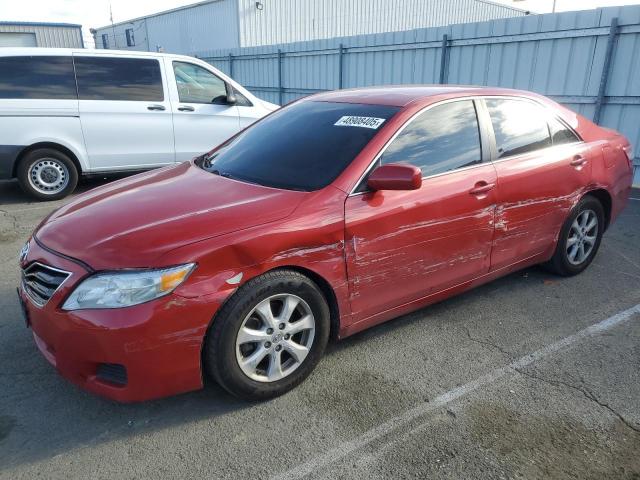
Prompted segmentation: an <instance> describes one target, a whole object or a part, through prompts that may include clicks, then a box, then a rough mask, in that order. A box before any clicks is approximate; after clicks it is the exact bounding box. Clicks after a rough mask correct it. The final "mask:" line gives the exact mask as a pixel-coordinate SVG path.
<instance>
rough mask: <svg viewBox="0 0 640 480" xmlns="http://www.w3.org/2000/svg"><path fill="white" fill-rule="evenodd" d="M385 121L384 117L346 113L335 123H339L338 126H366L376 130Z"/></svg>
mask: <svg viewBox="0 0 640 480" xmlns="http://www.w3.org/2000/svg"><path fill="white" fill-rule="evenodd" d="M383 123H384V118H376V117H358V116H354V115H345V116H343V117H340V120H338V121H337V122H336V123H334V125H337V126H338V127H364V128H372V129H373V130H376V129H377V128H378V127H379V126H380V125H382V124H383Z"/></svg>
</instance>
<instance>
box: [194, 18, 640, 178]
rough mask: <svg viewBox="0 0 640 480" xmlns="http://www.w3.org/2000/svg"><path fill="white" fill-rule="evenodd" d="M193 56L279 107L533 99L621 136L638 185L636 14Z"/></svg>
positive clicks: (519, 21)
mask: <svg viewBox="0 0 640 480" xmlns="http://www.w3.org/2000/svg"><path fill="white" fill-rule="evenodd" d="M194 53H196V54H197V55H198V56H199V57H200V58H203V59H204V60H207V61H209V62H210V63H212V64H213V65H215V66H216V67H217V68H219V69H221V70H223V71H225V72H227V73H229V74H231V76H233V77H234V78H235V79H236V80H238V81H239V82H240V83H241V84H243V85H245V86H247V88H248V89H249V90H251V91H252V92H254V93H255V94H256V95H258V96H259V97H261V98H264V99H265V100H268V101H271V102H274V103H279V104H284V103H287V102H289V101H291V100H293V99H295V98H298V97H300V96H304V95H309V94H311V93H315V92H318V91H322V90H332V89H337V88H348V87H356V86H367V85H381V84H410V83H453V84H474V85H492V86H501V87H509V88H518V89H524V90H532V91H535V92H538V93H541V94H543V95H547V96H549V97H551V98H553V99H555V100H556V101H558V102H560V103H563V104H565V105H567V106H568V107H569V108H571V109H573V110H575V111H577V112H579V113H581V114H582V115H584V116H586V117H588V118H591V119H594V120H595V121H597V122H598V123H600V124H601V125H604V126H608V127H611V128H614V129H616V130H618V131H620V132H622V133H624V134H625V135H626V136H627V137H628V138H629V139H630V141H631V142H632V143H633V144H634V147H635V149H634V151H635V158H634V164H635V165H636V181H635V183H640V168H637V167H638V166H640V146H639V145H640V6H629V7H611V8H602V9H597V10H586V11H581V12H567V13H558V14H546V15H531V16H527V17H519V18H512V19H503V20H493V21H489V22H479V23H466V24H460V25H451V26H448V27H438V28H425V29H417V30H410V31H404V32H394V33H385V34H373V35H362V36H356V37H343V38H335V39H328V40H317V41H311V42H300V43H291V44H286V45H277V46H266V47H252V48H242V49H233V50H226V51H221V50H216V51H208V52H194Z"/></svg>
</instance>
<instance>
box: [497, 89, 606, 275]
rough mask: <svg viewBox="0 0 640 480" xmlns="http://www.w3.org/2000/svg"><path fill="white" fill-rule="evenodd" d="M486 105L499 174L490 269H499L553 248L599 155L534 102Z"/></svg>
mask: <svg viewBox="0 0 640 480" xmlns="http://www.w3.org/2000/svg"><path fill="white" fill-rule="evenodd" d="M485 103H486V107H487V112H488V115H489V117H490V119H491V121H490V124H491V126H492V129H493V131H494V133H495V145H494V146H493V148H492V150H493V157H494V165H495V167H496V171H497V173H498V188H497V199H498V206H497V210H496V225H495V226H496V230H495V238H494V247H493V251H492V254H491V269H492V270H497V269H500V268H503V267H506V266H508V265H511V264H514V263H517V262H519V261H522V260H525V259H527V258H530V257H533V256H535V255H538V254H542V253H544V252H546V251H548V250H549V249H550V248H552V246H553V245H554V244H555V239H556V237H557V235H558V233H559V231H560V228H561V227H562V224H563V222H564V220H565V219H566V218H567V215H568V213H569V210H570V209H571V207H572V206H573V205H574V204H575V201H576V199H577V198H579V196H580V195H581V194H582V191H583V189H584V187H585V186H586V185H587V184H588V183H589V180H590V177H591V164H592V161H593V160H594V155H601V152H600V153H598V152H596V151H595V150H593V149H591V148H590V147H589V145H588V144H585V143H583V142H581V141H580V139H579V138H578V137H577V136H576V134H575V133H574V132H573V131H572V130H571V129H570V128H569V127H567V126H566V125H564V123H562V122H561V121H560V120H559V119H557V118H555V117H554V115H553V113H552V112H550V111H549V110H548V109H547V108H545V107H542V106H541V105H539V104H537V103H535V102H533V101H530V100H527V99H521V98H515V97H510V98H509V97H507V98H504V97H503V98H499V97H489V98H486V99H485ZM488 123H489V122H488Z"/></svg>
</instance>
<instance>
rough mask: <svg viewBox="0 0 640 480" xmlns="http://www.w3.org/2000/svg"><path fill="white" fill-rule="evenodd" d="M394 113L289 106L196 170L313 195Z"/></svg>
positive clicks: (335, 105) (360, 107)
mask: <svg viewBox="0 0 640 480" xmlns="http://www.w3.org/2000/svg"><path fill="white" fill-rule="evenodd" d="M398 110H399V108H398V107H393V106H387V105H366V104H354V103H339V102H318V101H306V102H299V103H294V104H293V105H291V106H288V107H285V108H283V109H282V110H279V111H277V112H275V113H273V114H271V115H270V116H268V117H267V118H264V119H262V120H260V121H259V122H258V123H256V124H255V125H254V126H253V127H251V128H249V129H247V130H246V131H245V132H243V133H242V134H241V135H240V136H238V137H237V138H235V139H234V140H232V141H231V142H230V143H229V144H228V145H226V146H224V147H222V148H220V149H219V150H217V151H216V152H214V153H213V154H212V155H211V156H209V157H206V158H205V160H204V161H203V162H202V163H201V167H202V168H203V169H205V170H207V171H209V172H211V173H215V174H218V175H222V176H225V177H229V178H234V179H236V180H241V181H246V182H250V183H257V184H259V185H264V186H268V187H274V188H283V189H288V190H303V191H313V190H318V189H321V188H323V187H326V186H327V185H329V184H330V183H331V182H332V181H333V180H335V179H336V178H337V177H338V175H340V173H342V171H343V170H344V169H345V168H346V167H347V166H348V165H349V164H350V163H351V162H352V161H353V159H354V158H355V157H356V156H357V155H358V153H360V151H361V150H362V149H363V148H364V147H365V145H367V143H369V141H370V140H371V139H372V138H373V137H374V135H375V134H376V133H377V132H378V130H379V129H380V128H382V126H383V124H384V123H385V122H386V121H387V120H389V119H390V118H391V117H393V115H395V114H396V113H397V112H398Z"/></svg>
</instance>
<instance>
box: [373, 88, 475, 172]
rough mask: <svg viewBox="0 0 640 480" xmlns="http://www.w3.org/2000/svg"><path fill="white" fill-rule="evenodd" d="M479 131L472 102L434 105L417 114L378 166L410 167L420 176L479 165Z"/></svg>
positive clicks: (385, 153)
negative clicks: (420, 172)
mask: <svg viewBox="0 0 640 480" xmlns="http://www.w3.org/2000/svg"><path fill="white" fill-rule="evenodd" d="M481 161H482V153H481V150H480V130H479V128H478V119H477V117H476V109H475V107H474V105H473V101H472V100H460V101H456V102H449V103H444V104H442V105H436V106H435V107H433V108H430V109H428V110H427V111H425V112H424V113H422V114H420V115H419V116H418V117H416V118H415V119H414V120H412V121H411V123H409V125H408V126H407V127H406V128H405V129H404V130H402V132H400V134H399V135H398V136H397V137H396V138H395V139H394V140H393V142H391V144H390V145H389V147H388V148H387V149H386V150H385V152H384V153H383V154H382V157H381V163H382V164H383V165H384V164H385V163H402V162H404V163H410V164H411V165H415V166H416V167H420V169H421V170H422V175H423V176H425V177H426V176H429V175H436V174H438V173H443V172H447V171H450V170H455V169H457V168H462V167H467V166H470V165H474V164H476V163H480V162H481Z"/></svg>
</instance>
